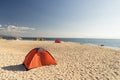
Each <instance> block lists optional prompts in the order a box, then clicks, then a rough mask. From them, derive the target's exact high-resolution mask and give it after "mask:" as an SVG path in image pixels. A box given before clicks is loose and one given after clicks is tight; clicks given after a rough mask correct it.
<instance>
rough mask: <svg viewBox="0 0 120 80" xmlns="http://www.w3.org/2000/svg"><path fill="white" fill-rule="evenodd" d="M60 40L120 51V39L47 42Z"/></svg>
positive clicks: (79, 39)
mask: <svg viewBox="0 0 120 80" xmlns="http://www.w3.org/2000/svg"><path fill="white" fill-rule="evenodd" d="M55 39H60V40H62V41H71V42H78V43H83V44H84V43H85V44H90V45H97V46H100V45H104V46H105V47H109V48H115V49H120V39H94V38H46V40H55Z"/></svg>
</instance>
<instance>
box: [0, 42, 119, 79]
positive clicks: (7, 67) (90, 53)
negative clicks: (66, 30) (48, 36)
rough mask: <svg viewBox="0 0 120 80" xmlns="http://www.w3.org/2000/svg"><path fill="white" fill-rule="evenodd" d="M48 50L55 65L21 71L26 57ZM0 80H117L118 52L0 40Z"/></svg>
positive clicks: (106, 49)
mask: <svg viewBox="0 0 120 80" xmlns="http://www.w3.org/2000/svg"><path fill="white" fill-rule="evenodd" d="M36 47H42V48H44V49H46V50H48V51H49V52H50V53H51V55H52V56H53V57H54V58H55V60H56V61H57V65H50V66H43V67H38V68H34V69H31V70H29V71H25V68H24V66H23V65H21V64H22V62H23V61H24V58H25V56H26V55H27V53H28V52H29V51H30V50H31V49H33V48H36ZM0 80H120V51H119V50H113V49H109V48H104V47H100V46H89V45H86V44H79V43H73V42H62V43H60V44H56V43H54V41H23V40H16V41H15V40H0Z"/></svg>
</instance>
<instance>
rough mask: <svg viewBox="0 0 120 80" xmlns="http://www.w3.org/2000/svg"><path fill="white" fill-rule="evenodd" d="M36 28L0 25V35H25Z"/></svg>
mask: <svg viewBox="0 0 120 80" xmlns="http://www.w3.org/2000/svg"><path fill="white" fill-rule="evenodd" d="M33 30H35V29H34V28H30V27H21V26H15V25H8V26H2V25H0V35H10V36H23V35H25V34H26V33H28V32H31V31H33Z"/></svg>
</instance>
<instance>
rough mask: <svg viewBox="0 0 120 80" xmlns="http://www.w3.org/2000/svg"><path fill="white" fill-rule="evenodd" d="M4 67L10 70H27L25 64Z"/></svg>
mask: <svg viewBox="0 0 120 80" xmlns="http://www.w3.org/2000/svg"><path fill="white" fill-rule="evenodd" d="M2 69H4V70H8V71H26V69H25V67H24V65H23V64H19V65H10V66H5V67H2Z"/></svg>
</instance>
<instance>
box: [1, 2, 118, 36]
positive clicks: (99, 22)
mask: <svg viewBox="0 0 120 80" xmlns="http://www.w3.org/2000/svg"><path fill="white" fill-rule="evenodd" d="M119 30H120V0H0V34H1V35H3V34H4V35H12V36H31V37H77V38H120V31H119Z"/></svg>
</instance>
